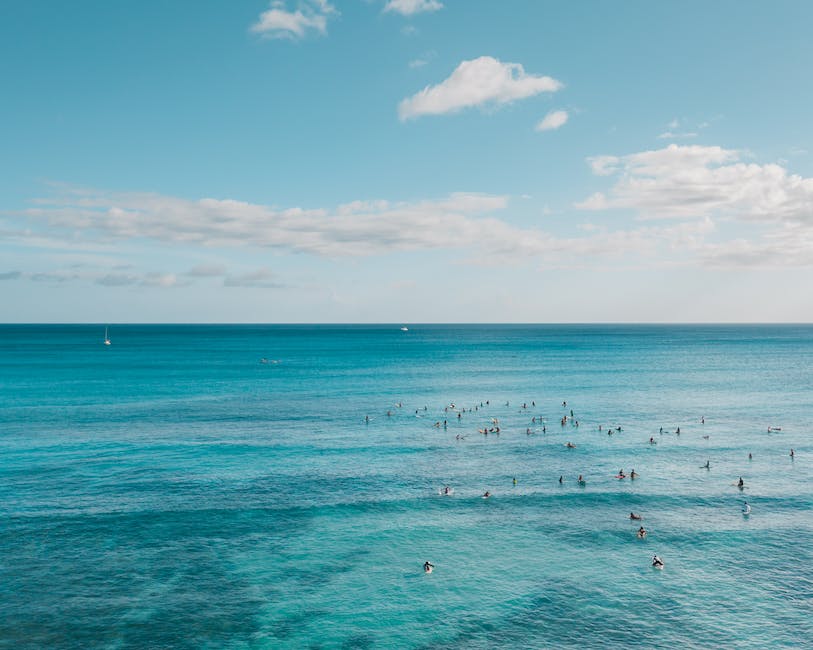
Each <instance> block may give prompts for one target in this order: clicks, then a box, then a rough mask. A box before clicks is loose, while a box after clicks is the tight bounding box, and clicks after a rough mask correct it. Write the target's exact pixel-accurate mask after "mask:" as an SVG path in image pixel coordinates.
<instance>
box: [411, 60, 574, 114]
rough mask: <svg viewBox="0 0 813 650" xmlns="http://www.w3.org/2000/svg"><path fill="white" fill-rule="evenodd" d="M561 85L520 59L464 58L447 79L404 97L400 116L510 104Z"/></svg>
mask: <svg viewBox="0 0 813 650" xmlns="http://www.w3.org/2000/svg"><path fill="white" fill-rule="evenodd" d="M561 87H562V83H561V82H560V81H557V80H556V79H554V78H552V77H547V76H539V75H533V74H527V73H526V72H525V69H524V68H523V67H522V65H520V64H519V63H502V62H501V61H498V60H497V59H495V58H493V57H490V56H481V57H479V58H477V59H472V60H471V61H463V62H462V63H461V64H460V65H458V66H457V68H455V70H454V72H452V74H451V75H450V76H449V77H448V78H447V79H445V80H444V81H442V82H440V83H439V84H436V85H434V86H427V87H426V88H424V89H423V90H421V91H420V92H418V93H416V94H414V95H413V96H411V97H407V98H406V99H404V100H403V101H401V103H400V104H399V105H398V116H399V118H400V119H401V120H402V121H403V120H409V119H413V118H416V117H420V116H421V115H442V114H444V113H455V112H457V111H460V110H462V109H464V108H470V107H474V106H484V105H500V104H508V103H510V102H513V101H515V100H518V99H524V98H526V97H532V96H534V95H538V94H539V93H543V92H555V91H557V90H559V89H560V88H561Z"/></svg>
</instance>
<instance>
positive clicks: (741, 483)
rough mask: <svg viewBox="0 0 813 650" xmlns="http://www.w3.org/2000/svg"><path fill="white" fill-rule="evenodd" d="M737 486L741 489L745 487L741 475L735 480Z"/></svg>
mask: <svg viewBox="0 0 813 650" xmlns="http://www.w3.org/2000/svg"><path fill="white" fill-rule="evenodd" d="M737 487H738V488H740V490H742V489H743V488H744V487H745V481H743V480H742V476H740V480H739V481H737Z"/></svg>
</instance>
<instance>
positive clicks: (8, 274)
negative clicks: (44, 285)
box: [0, 271, 22, 280]
mask: <svg viewBox="0 0 813 650" xmlns="http://www.w3.org/2000/svg"><path fill="white" fill-rule="evenodd" d="M21 275H22V272H21V271H4V272H3V273H0V280H18V279H19V278H20V276H21Z"/></svg>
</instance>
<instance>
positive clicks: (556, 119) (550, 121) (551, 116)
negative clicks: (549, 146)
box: [535, 111, 568, 131]
mask: <svg viewBox="0 0 813 650" xmlns="http://www.w3.org/2000/svg"><path fill="white" fill-rule="evenodd" d="M567 119H568V114H567V111H550V112H549V113H548V114H547V115H545V117H544V118H542V120H541V121H540V122H539V123H538V124H537V125H536V127H535V128H536V130H537V131H555V130H556V129H558V128H559V127H562V126H564V125H565V124H566V123H567Z"/></svg>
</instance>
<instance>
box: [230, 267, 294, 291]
mask: <svg viewBox="0 0 813 650" xmlns="http://www.w3.org/2000/svg"><path fill="white" fill-rule="evenodd" d="M223 286H224V287H247V288H252V289H284V288H285V286H286V285H285V284H284V283H282V282H280V281H279V280H278V279H277V276H276V275H275V274H274V273H273V272H272V271H270V270H269V269H258V270H256V271H251V272H249V273H244V274H242V275H230V276H228V277H226V278H225V279H224V280H223Z"/></svg>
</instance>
